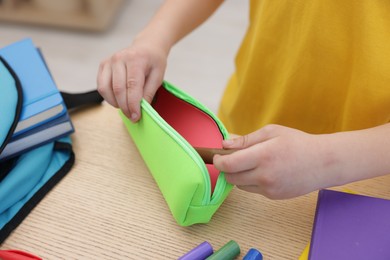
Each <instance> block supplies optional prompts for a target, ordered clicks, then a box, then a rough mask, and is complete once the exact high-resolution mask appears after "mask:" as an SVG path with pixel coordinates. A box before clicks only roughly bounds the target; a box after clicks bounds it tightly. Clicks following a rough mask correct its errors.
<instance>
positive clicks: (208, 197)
mask: <svg viewBox="0 0 390 260" xmlns="http://www.w3.org/2000/svg"><path fill="white" fill-rule="evenodd" d="M163 87H164V88H165V89H166V90H167V91H169V92H170V93H172V94H173V95H174V96H176V97H177V98H179V99H181V100H183V101H185V102H187V103H188V104H190V105H192V106H194V107H195V108H197V109H199V110H201V111H202V112H204V113H206V114H207V115H208V116H209V117H210V118H211V119H213V120H214V122H215V123H216V124H217V126H218V129H219V131H220V132H221V134H222V137H223V139H227V138H228V136H229V134H228V132H227V130H226V129H225V127H224V126H223V124H222V122H221V121H220V120H219V119H218V118H217V117H216V116H215V115H214V113H212V112H211V111H210V110H209V109H208V108H207V107H205V106H204V105H203V104H201V103H200V102H198V101H196V100H195V99H194V98H192V97H191V96H189V95H188V94H187V93H185V92H183V91H181V90H179V89H177V88H175V87H174V86H172V85H170V84H169V83H168V82H165V81H164V82H163ZM143 103H146V105H145V106H144V108H146V107H147V108H148V109H147V111H148V112H149V114H150V116H152V117H153V118H154V119H155V120H157V121H158V122H159V123H160V125H161V126H163V127H164V130H165V131H166V132H167V133H168V134H169V135H170V136H171V137H173V138H174V140H176V141H177V142H178V143H179V144H182V145H183V147H184V149H185V151H186V152H187V153H188V154H189V155H190V156H191V157H192V158H194V159H195V162H196V164H197V165H198V166H199V167H200V168H201V169H202V173H203V179H204V181H205V184H206V192H205V194H204V196H203V199H202V205H203V206H205V205H210V204H216V203H218V202H219V200H220V198H221V196H222V195H223V194H224V191H225V188H226V186H227V182H226V179H225V178H224V173H223V172H220V175H219V176H218V180H217V183H216V186H215V188H214V192H213V194H210V193H211V182H210V175H209V172H208V170H207V167H206V164H205V163H204V162H203V160H202V158H201V157H200V155H199V154H198V153H197V152H196V151H195V149H194V147H192V145H191V144H190V143H188V141H187V140H186V139H184V137H182V136H181V135H179V134H178V133H177V132H176V130H175V129H174V128H172V127H171V126H170V125H168V124H167V123H166V122H165V120H163V119H162V118H161V117H160V115H159V114H158V113H157V112H156V111H155V110H154V109H153V108H152V106H151V105H150V104H149V103H147V102H146V101H144V100H143Z"/></svg>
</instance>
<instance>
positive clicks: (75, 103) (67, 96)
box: [61, 90, 104, 110]
mask: <svg viewBox="0 0 390 260" xmlns="http://www.w3.org/2000/svg"><path fill="white" fill-rule="evenodd" d="M61 95H62V99H63V100H64V103H65V105H66V107H67V108H68V110H69V109H75V108H79V107H82V106H86V105H94V104H100V103H102V102H103V100H104V99H103V97H102V96H101V95H100V94H99V92H97V91H96V90H93V91H89V92H85V93H67V92H61Z"/></svg>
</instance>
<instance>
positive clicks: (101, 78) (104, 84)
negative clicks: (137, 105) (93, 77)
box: [97, 62, 118, 107]
mask: <svg viewBox="0 0 390 260" xmlns="http://www.w3.org/2000/svg"><path fill="white" fill-rule="evenodd" d="M111 84H112V77H111V66H110V65H109V64H107V63H106V62H102V63H101V64H100V66H99V72H98V76H97V90H98V91H99V93H100V95H102V97H103V98H104V99H105V100H106V101H107V102H108V103H109V104H110V105H112V106H114V107H118V103H117V102H116V99H115V96H114V92H113V91H112V88H111Z"/></svg>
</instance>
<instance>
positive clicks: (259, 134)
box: [222, 125, 288, 149]
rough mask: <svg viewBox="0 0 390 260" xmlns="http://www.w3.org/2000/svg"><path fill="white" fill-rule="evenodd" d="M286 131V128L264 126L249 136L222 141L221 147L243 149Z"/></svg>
mask: <svg viewBox="0 0 390 260" xmlns="http://www.w3.org/2000/svg"><path fill="white" fill-rule="evenodd" d="M287 129H288V127H284V126H281V125H266V126H264V127H263V128H260V129H259V130H257V131H254V132H252V133H250V134H247V135H243V136H239V137H235V138H233V139H228V140H223V141H222V145H223V148H225V149H244V148H247V147H250V146H252V145H254V144H257V143H260V142H264V141H267V140H269V139H272V138H274V137H276V136H278V135H280V134H281V133H283V132H285V131H286V130H287Z"/></svg>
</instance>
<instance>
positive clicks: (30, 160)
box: [0, 58, 103, 244]
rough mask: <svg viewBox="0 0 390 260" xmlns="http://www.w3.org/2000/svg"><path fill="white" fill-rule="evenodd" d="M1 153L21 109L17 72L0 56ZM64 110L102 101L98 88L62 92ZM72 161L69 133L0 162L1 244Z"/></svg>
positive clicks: (68, 169) (56, 181)
mask: <svg viewBox="0 0 390 260" xmlns="http://www.w3.org/2000/svg"><path fill="white" fill-rule="evenodd" d="M0 65H2V66H1V68H2V69H1V68H0V118H1V119H0V154H1V152H2V151H3V150H4V148H5V147H6V145H7V143H8V142H9V141H10V139H11V137H12V135H13V132H14V130H15V128H16V125H17V123H18V121H19V117H20V114H21V110H22V101H23V95H22V86H21V84H20V81H19V79H18V75H16V74H15V72H14V71H13V70H12V68H10V66H9V65H8V64H7V62H6V61H5V60H4V59H2V58H0ZM62 97H63V100H64V103H65V105H66V107H67V109H68V110H69V109H72V108H75V107H78V106H80V105H84V104H88V103H100V102H102V100H103V99H102V98H101V96H100V95H99V94H98V93H97V91H92V92H88V93H84V94H65V93H62ZM74 161H75V155H74V152H73V150H72V143H71V140H70V137H69V136H65V137H62V138H59V139H57V140H55V141H51V142H49V143H46V144H43V145H41V146H38V147H36V148H33V149H32V150H29V151H27V152H25V153H23V154H21V155H19V156H17V157H13V158H10V159H7V160H6V161H2V162H0V244H1V243H2V242H4V240H5V239H6V238H7V237H8V235H9V234H10V233H11V232H12V231H13V230H14V229H15V228H16V227H17V226H18V225H19V224H20V223H21V222H22V221H23V219H24V218H25V217H26V216H27V215H28V214H29V212H30V211H31V210H32V209H33V208H34V207H35V206H36V205H37V204H38V203H39V202H40V201H41V200H42V198H43V197H44V196H45V195H46V194H47V193H48V192H49V191H50V190H51V189H52V188H53V187H54V186H55V185H56V184H57V183H58V182H59V181H60V180H61V179H62V178H63V177H64V176H65V175H66V174H67V173H68V172H69V171H70V169H71V168H72V166H73V164H74Z"/></svg>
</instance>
